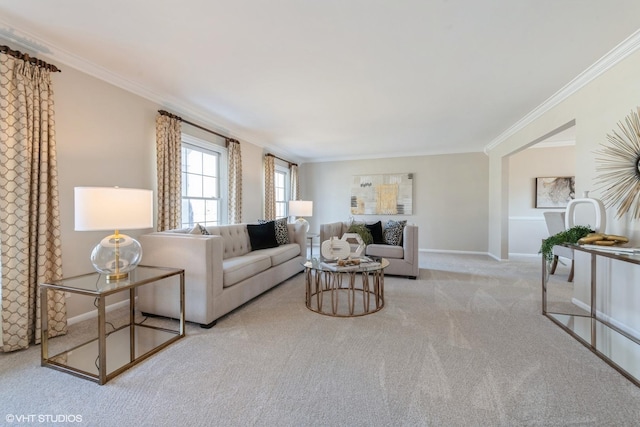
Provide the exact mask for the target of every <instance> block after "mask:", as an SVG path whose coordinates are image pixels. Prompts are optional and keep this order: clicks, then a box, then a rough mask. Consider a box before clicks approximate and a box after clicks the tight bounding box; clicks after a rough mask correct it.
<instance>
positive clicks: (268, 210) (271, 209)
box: [264, 155, 276, 220]
mask: <svg viewBox="0 0 640 427" xmlns="http://www.w3.org/2000/svg"><path fill="white" fill-rule="evenodd" d="M275 160H276V159H275V157H273V156H270V155H266V156H264V219H266V220H272V219H276V183H275V173H276V162H275Z"/></svg>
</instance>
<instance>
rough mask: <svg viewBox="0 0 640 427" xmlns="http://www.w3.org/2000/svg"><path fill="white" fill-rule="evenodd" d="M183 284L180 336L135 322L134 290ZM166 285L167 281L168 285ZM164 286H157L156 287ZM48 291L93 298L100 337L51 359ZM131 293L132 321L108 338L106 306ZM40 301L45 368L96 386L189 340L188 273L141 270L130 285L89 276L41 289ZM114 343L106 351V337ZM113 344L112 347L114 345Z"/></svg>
mask: <svg viewBox="0 0 640 427" xmlns="http://www.w3.org/2000/svg"><path fill="white" fill-rule="evenodd" d="M171 278H177V279H179V282H180V283H179V284H180V290H179V298H177V301H176V303H179V304H180V319H179V327H178V329H177V330H175V329H168V328H162V327H157V326H151V325H146V324H142V322H138V323H136V322H135V318H134V316H135V299H136V292H135V291H136V288H137V287H139V286H145V285H149V286H151V285H152V284H154V285H153V286H167V284H168V283H173V284H174V285H175V280H171ZM165 279H168V280H165ZM161 281H162V282H163V283H158V282H161ZM49 290H59V291H63V292H68V293H71V294H80V295H86V296H92V297H95V300H96V304H95V305H96V306H97V309H98V337H97V338H94V339H91V340H89V341H87V342H84V343H82V344H80V345H77V346H75V347H73V348H70V349H66V350H64V351H62V352H59V353H56V354H55V355H51V356H50V355H49V333H48V320H49V319H48V313H47V295H48V291H49ZM127 291H128V293H129V320H128V322H127V323H126V324H125V325H123V326H120V327H118V328H116V329H115V330H114V331H111V332H109V333H108V334H107V332H106V323H107V321H106V303H105V300H106V298H107V297H108V296H109V295H113V294H116V293H120V292H127ZM40 298H41V322H42V328H41V329H42V332H41V363H40V364H41V366H46V367H49V368H52V369H56V370H59V371H63V372H67V373H70V374H72V375H75V376H78V377H80V378H84V379H87V380H90V381H94V382H97V383H98V384H100V385H102V384H105V383H106V382H107V381H109V380H111V379H112V378H114V377H115V376H116V375H118V374H120V373H122V372H124V371H125V370H127V369H129V368H130V367H132V366H133V365H135V364H137V363H140V362H141V361H142V360H144V359H146V358H148V357H149V356H151V355H153V354H155V353H157V352H158V351H160V350H162V349H163V348H165V347H167V346H168V345H170V344H171V343H173V342H175V341H177V340H179V339H180V338H182V337H184V335H185V316H184V270H182V269H175V268H164V267H149V266H138V267H136V269H135V270H133V271H132V272H131V273H130V277H129V279H127V280H124V281H120V282H111V283H108V282H107V280H106V276H105V275H103V274H99V273H90V274H85V275H81V276H74V277H70V278H64V279H60V280H55V281H52V282H51V283H42V284H40ZM111 336H113V337H114V338H112V339H110V340H109V341H110V343H109V344H110V345H109V348H108V347H107V337H111ZM111 341H113V342H111Z"/></svg>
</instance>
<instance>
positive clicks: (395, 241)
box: [383, 220, 407, 246]
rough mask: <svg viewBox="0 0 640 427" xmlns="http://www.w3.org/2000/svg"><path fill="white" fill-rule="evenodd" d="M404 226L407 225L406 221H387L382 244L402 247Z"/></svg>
mask: <svg viewBox="0 0 640 427" xmlns="http://www.w3.org/2000/svg"><path fill="white" fill-rule="evenodd" d="M405 225H407V221H393V220H389V221H387V226H386V227H385V228H384V232H383V234H384V242H385V243H386V244H387V245H394V246H400V245H402V230H404V226H405Z"/></svg>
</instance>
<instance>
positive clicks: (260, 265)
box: [222, 252, 271, 288]
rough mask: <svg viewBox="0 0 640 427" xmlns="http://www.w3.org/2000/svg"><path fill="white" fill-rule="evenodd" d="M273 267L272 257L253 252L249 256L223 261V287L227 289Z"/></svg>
mask: <svg viewBox="0 0 640 427" xmlns="http://www.w3.org/2000/svg"><path fill="white" fill-rule="evenodd" d="M269 267H271V257H270V256H269V255H268V254H266V253H261V252H257V253H254V252H251V253H249V254H247V255H243V256H239V257H233V258H228V259H225V260H224V261H222V271H223V273H222V275H223V279H222V287H223V288H227V287H229V286H233V285H235V284H236V283H238V282H241V281H243V280H244V279H247V278H249V277H252V276H255V275H256V274H258V273H260V272H261V271H264V270H267V269H268V268H269Z"/></svg>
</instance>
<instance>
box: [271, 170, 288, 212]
mask: <svg viewBox="0 0 640 427" xmlns="http://www.w3.org/2000/svg"><path fill="white" fill-rule="evenodd" d="M289 181H290V180H289V169H288V168H285V167H283V166H280V165H276V171H275V177H274V182H275V190H276V219H280V218H286V217H287V216H289V215H288V213H287V211H288V202H289V187H290V182H289Z"/></svg>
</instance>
